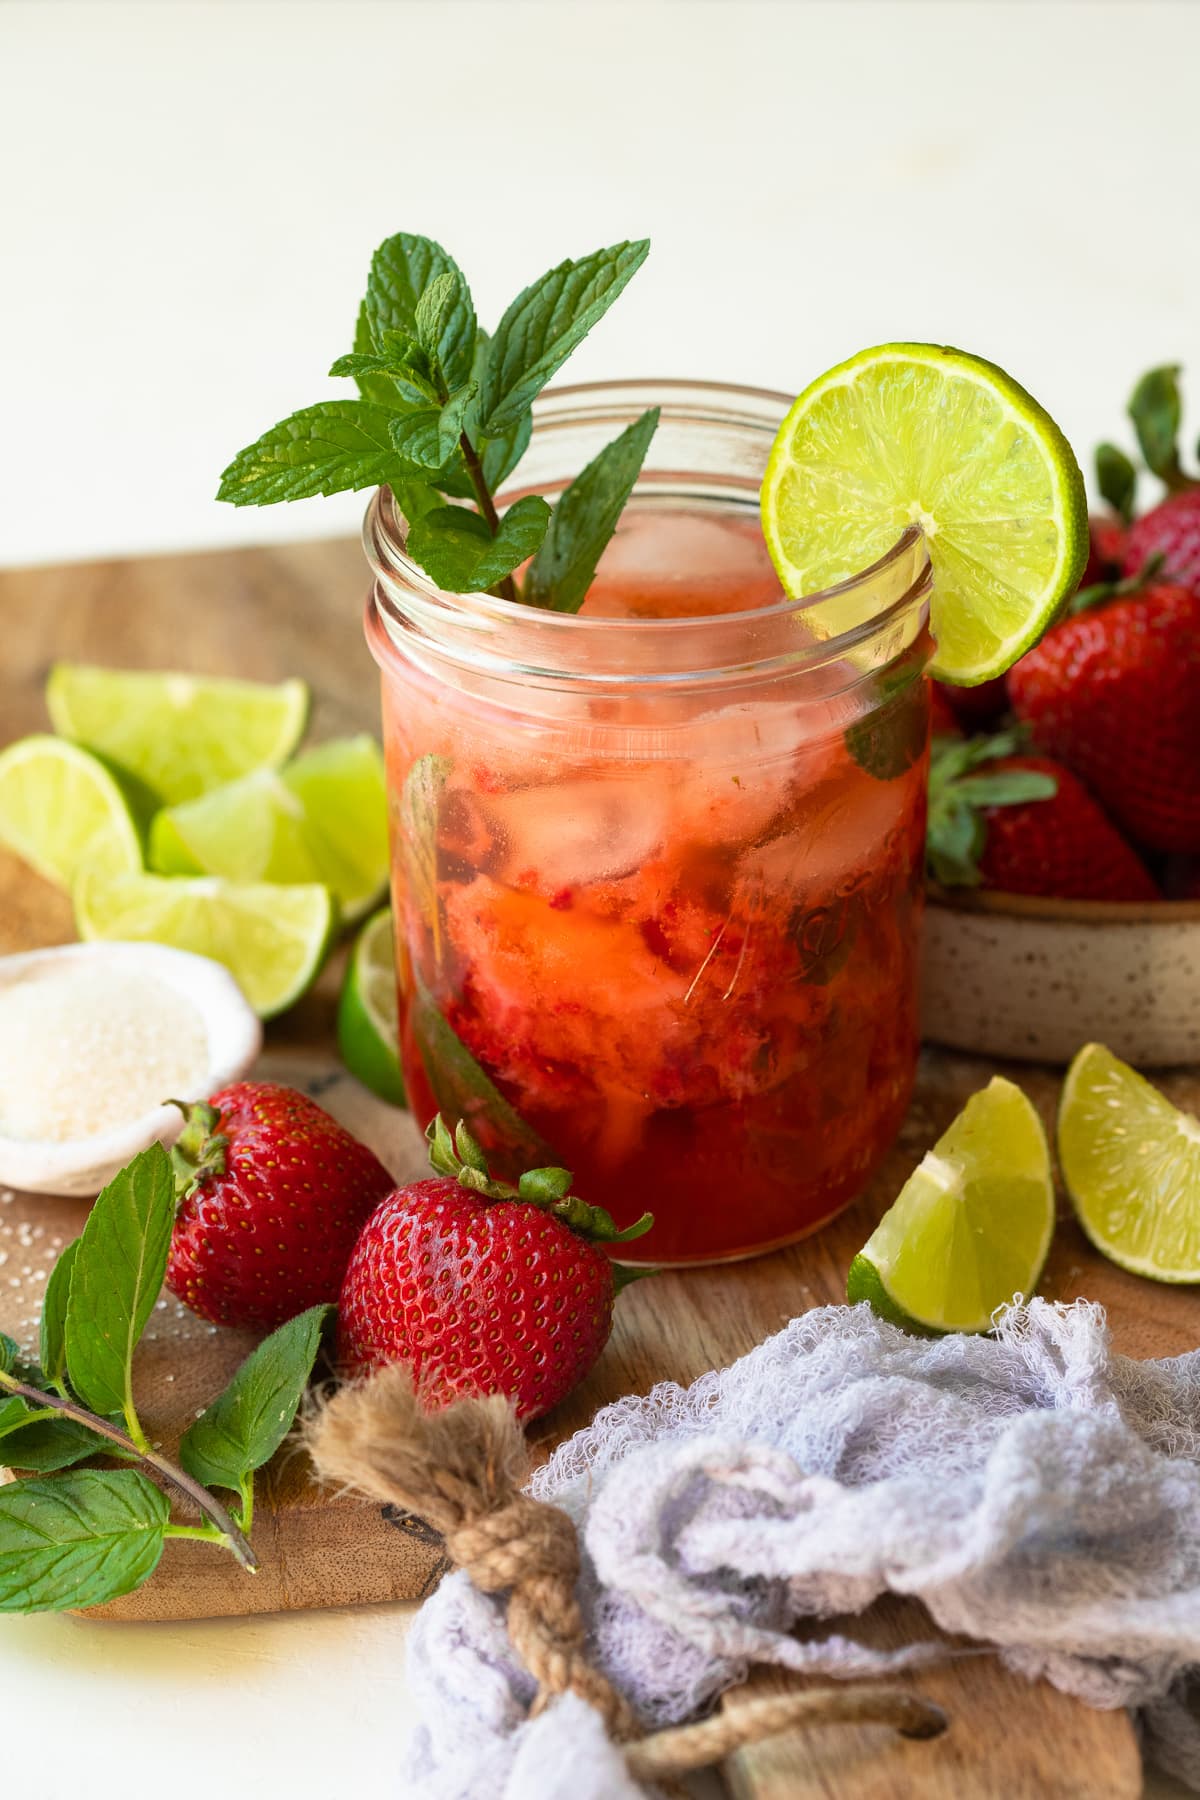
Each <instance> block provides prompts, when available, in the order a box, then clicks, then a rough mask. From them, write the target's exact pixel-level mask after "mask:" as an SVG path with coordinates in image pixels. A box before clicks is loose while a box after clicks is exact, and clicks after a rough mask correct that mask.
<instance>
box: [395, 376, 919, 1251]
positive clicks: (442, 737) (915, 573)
mask: <svg viewBox="0 0 1200 1800" xmlns="http://www.w3.org/2000/svg"><path fill="white" fill-rule="evenodd" d="M655 404H657V405H660V406H661V408H662V416H661V420H660V423H659V426H658V430H657V433H656V435H655V437H654V440H653V442H652V444H651V446H650V453H649V456H648V458H647V461H646V466H645V468H644V470H643V473H642V475H641V478H640V479H639V482H638V485H637V487H636V489H635V491H634V494H633V497H632V499H631V501H630V503H629V505H628V506H627V507H626V510H625V513H624V515H623V517H622V521H621V524H620V526H619V527H618V531H617V534H616V536H615V538H614V539H613V541H612V543H611V544H610V546H609V548H608V550H607V551H606V553H605V556H604V558H603V560H602V562H601V565H600V569H599V572H598V574H597V577H596V581H595V582H594V584H593V587H592V589H591V591H590V592H589V595H588V598H587V600H586V602H585V604H584V607H583V609H582V611H581V612H580V613H579V614H578V615H575V616H572V615H565V614H558V613H550V612H544V611H541V610H538V609H535V608H532V607H528V606H524V605H519V604H514V603H512V602H509V601H505V600H500V599H496V598H494V597H493V596H491V595H489V594H466V595H459V594H450V593H445V592H442V591H440V590H439V589H438V588H437V587H436V586H435V585H434V584H433V583H432V582H431V581H430V580H429V578H428V577H427V576H426V575H425V573H424V572H423V570H421V569H420V568H419V567H417V566H416V565H415V564H414V563H412V562H411V561H410V560H409V558H408V557H407V556H406V554H405V529H406V528H405V523H404V520H403V519H402V517H401V516H400V515H399V513H398V512H397V509H396V507H395V505H394V503H393V502H392V499H391V496H390V494H389V493H388V491H387V490H386V489H385V490H381V492H380V493H379V494H378V495H376V497H375V499H374V500H373V501H372V503H371V505H370V507H369V509H368V513H367V520H366V528H365V541H366V546H367V552H368V556H369V558H370V561H371V564H372V567H373V569H374V571H375V584H374V588H373V590H372V593H371V595H370V598H369V601H368V606H367V636H368V640H369V642H370V646H371V649H372V652H373V654H374V656H375V658H376V660H377V662H378V663H379V665H380V668H381V671H382V687H383V729H384V743H385V751H386V757H387V768H388V784H389V792H390V797H391V800H390V810H391V832H392V845H393V905H394V912H395V922H396V952H397V971H398V982H399V987H400V996H401V1002H400V1004H401V1057H402V1062H403V1067H404V1075H405V1080H406V1082H407V1085H408V1092H409V1097H410V1102H411V1104H412V1106H413V1109H414V1111H415V1113H416V1115H417V1117H418V1119H419V1120H420V1122H421V1123H422V1124H426V1123H427V1122H428V1120H429V1119H430V1118H431V1117H432V1116H433V1114H434V1112H435V1111H437V1110H440V1111H441V1112H442V1113H443V1115H444V1116H446V1118H447V1119H448V1121H450V1122H453V1121H456V1120H457V1119H459V1118H464V1119H465V1120H466V1122H467V1124H468V1126H469V1128H470V1129H471V1130H472V1131H473V1132H474V1134H475V1135H476V1137H478V1138H479V1139H480V1141H481V1142H482V1143H483V1145H484V1147H485V1149H486V1150H487V1151H488V1154H489V1158H490V1160H491V1161H492V1165H493V1167H494V1168H495V1169H497V1170H498V1171H499V1172H502V1173H505V1174H507V1175H508V1176H509V1177H510V1178H511V1177H513V1176H515V1174H517V1173H519V1172H520V1170H521V1169H522V1168H524V1167H527V1166H531V1165H533V1164H545V1163H555V1164H560V1165H563V1166H565V1167H566V1168H569V1169H572V1170H573V1171H574V1173H575V1187H576V1191H578V1192H579V1193H580V1194H582V1195H583V1197H584V1198H585V1199H590V1200H593V1201H596V1202H598V1203H599V1204H601V1205H604V1206H606V1207H607V1208H608V1209H609V1211H610V1212H612V1214H613V1215H614V1217H615V1218H616V1220H617V1223H618V1224H619V1225H624V1224H627V1223H629V1222H631V1221H632V1220H633V1219H634V1218H636V1217H637V1216H638V1214H639V1213H641V1212H642V1210H643V1209H648V1210H649V1211H651V1212H653V1214H654V1216H655V1224H654V1228H653V1230H652V1231H651V1232H650V1233H649V1234H648V1235H647V1236H646V1237H644V1238H641V1239H639V1240H637V1241H636V1242H634V1243H632V1244H630V1245H629V1246H628V1247H627V1249H626V1248H624V1247H623V1249H622V1257H623V1258H625V1257H627V1256H628V1257H629V1258H630V1259H631V1260H632V1259H634V1258H636V1259H637V1260H641V1261H645V1262H654V1263H663V1262H679V1263H683V1262H708V1261H717V1260H723V1259H726V1258H733V1257H740V1256H748V1255H751V1254H754V1253H756V1252H759V1251H763V1250H767V1249H770V1248H771V1247H773V1246H775V1245H779V1244H784V1243H787V1242H789V1241H791V1240H793V1239H795V1238H799V1237H802V1236H804V1235H805V1234H806V1233H808V1232H810V1231H813V1230H814V1229H815V1228H816V1227H817V1226H819V1225H820V1224H822V1223H823V1222H824V1221H825V1220H827V1219H829V1218H830V1217H831V1216H832V1215H833V1214H834V1213H836V1212H838V1211H839V1210H840V1209H841V1208H842V1207H844V1206H845V1205H846V1204H847V1203H848V1202H849V1201H850V1200H852V1199H853V1198H854V1197H855V1195H856V1194H858V1193H859V1192H860V1190H861V1189H862V1187H863V1185H864V1184H865V1182H866V1181H867V1179H868V1177H869V1176H870V1174H871V1172H872V1170H873V1169H874V1167H875V1166H876V1164H877V1162H878V1161H879V1159H880V1157H881V1156H882V1154H883V1152H884V1151H885V1150H886V1149H887V1147H888V1145H889V1144H890V1142H891V1140H892V1138H893V1137H894V1135H895V1133H896V1131H897V1129H898V1127H899V1125H900V1122H901V1119H902V1118H903V1115H904V1112H905V1108H906V1106H907V1103H908V1099H909V1095H910V1092H911V1088H912V1082H913V1076H914V1071H915V1065H916V1055H917V946H918V930H919V924H920V913H921V904H922V854H923V842H924V829H925V778H926V761H927V754H928V736H929V696H928V687H929V684H928V681H927V680H926V679H925V678H924V669H925V664H926V661H927V659H928V654H929V649H930V644H929V638H928V597H929V588H930V570H929V564H928V560H927V557H926V555H925V550H924V545H923V542H922V540H921V538H920V535H919V533H917V532H916V531H915V530H910V531H908V532H906V533H905V535H904V536H903V537H902V538H901V539H900V541H899V542H898V543H897V544H896V545H895V546H894V548H893V549H892V550H891V551H890V552H889V553H888V555H887V556H885V557H884V558H882V560H881V561H879V562H878V563H876V564H875V565H874V566H873V567H871V568H869V569H867V570H865V571H864V572H863V573H862V574H860V575H858V576H856V577H854V578H853V579H852V580H850V581H847V582H843V583H842V584H841V585H840V586H839V587H837V588H834V589H830V590H828V591H827V592H826V593H824V594H818V595H814V596H812V597H810V598H808V599H805V600H800V601H797V600H789V599H785V598H783V597H782V595H781V593H780V589H779V583H778V580H777V578H776V576H775V574H774V571H773V570H772V568H771V565H770V562H769V559H768V558H767V555H766V551H765V548H764V546H763V542H762V536H761V532H760V529H759V522H758V489H759V482H760V479H761V476H762V471H763V467H764V464H765V461H766V457H767V453H768V451H769V450H770V447H771V443H772V441H773V439H774V436H775V433H776V430H777V428H778V425H779V421H780V419H781V418H782V416H783V414H784V412H785V411H786V409H787V406H788V400H787V399H786V397H785V396H784V395H782V394H772V393H766V392H762V391H759V390H751V389H742V388H734V387H719V386H713V385H707V384H705V385H700V384H692V383H686V382H667V381H658V382H628V383H620V384H615V383H613V384H610V383H604V384H599V385H595V386H588V387H575V388H561V389H559V390H557V391H552V392H550V393H548V394H546V395H545V396H543V398H542V400H541V401H540V403H539V405H538V406H537V408H536V409H535V423H534V430H533V436H532V440H531V443H530V447H529V449H528V451H527V452H526V455H525V457H524V459H523V461H522V464H521V466H520V469H519V471H518V477H517V479H516V481H514V482H513V483H511V484H510V486H509V489H508V490H507V491H506V493H505V495H504V499H505V500H506V501H508V500H512V499H515V498H517V497H518V495H519V494H520V493H524V492H530V491H533V492H537V493H544V494H546V495H547V496H548V497H550V498H553V496H554V494H555V493H556V491H558V490H560V489H561V488H562V487H564V486H565V485H566V483H567V482H568V481H569V480H570V478H571V477H572V476H573V475H575V474H577V473H578V472H579V470H580V469H582V468H583V466H584V464H585V463H587V462H588V461H589V460H590V459H591V458H592V457H593V456H594V455H595V454H596V452H597V451H598V450H599V449H600V448H601V446H602V445H603V444H605V443H607V442H608V441H609V440H610V439H611V438H612V437H614V436H615V435H616V433H617V432H618V431H619V430H621V429H622V428H623V427H624V426H625V425H627V424H629V423H630V422H631V421H632V420H633V419H634V418H636V417H637V416H638V414H639V413H641V412H642V411H643V410H644V409H645V408H646V407H647V406H650V405H655Z"/></svg>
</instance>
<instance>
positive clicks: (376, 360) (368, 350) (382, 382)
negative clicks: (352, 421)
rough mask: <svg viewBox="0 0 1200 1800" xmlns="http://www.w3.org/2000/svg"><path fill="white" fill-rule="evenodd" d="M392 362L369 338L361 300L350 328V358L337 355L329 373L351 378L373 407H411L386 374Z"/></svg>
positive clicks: (408, 395) (404, 393)
mask: <svg viewBox="0 0 1200 1800" xmlns="http://www.w3.org/2000/svg"><path fill="white" fill-rule="evenodd" d="M394 362H395V358H394V357H391V356H385V355H381V354H380V352H379V349H378V347H377V345H376V343H375V339H374V338H373V337H372V336H371V326H370V322H369V321H368V319H367V303H366V301H365V300H364V301H363V302H362V304H361V305H360V306H359V309H358V319H357V321H356V323H355V327H354V351H353V353H352V354H351V355H350V356H339V357H338V359H337V361H336V362H335V363H334V365H333V367H332V368H331V369H330V371H329V373H330V374H331V375H350V376H353V378H354V380H355V382H356V383H357V386H358V391H359V393H360V394H361V395H362V397H363V399H364V400H370V401H372V402H374V404H375V405H376V406H387V407H399V406H408V405H411V404H412V399H413V395H412V394H411V393H410V392H407V391H404V390H403V389H402V388H401V387H400V386H399V385H398V384H397V382H396V381H395V379H394V378H393V376H392V375H391V373H390V371H391V369H392V366H393V364H394Z"/></svg>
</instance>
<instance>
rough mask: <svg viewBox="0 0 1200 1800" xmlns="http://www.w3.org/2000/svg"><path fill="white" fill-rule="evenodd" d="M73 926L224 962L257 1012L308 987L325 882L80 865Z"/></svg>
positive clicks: (332, 928)
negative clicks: (290, 883)
mask: <svg viewBox="0 0 1200 1800" xmlns="http://www.w3.org/2000/svg"><path fill="white" fill-rule="evenodd" d="M73 898H74V903H75V928H76V930H77V931H78V933H79V936H80V937H81V938H82V939H83V940H84V941H85V942H92V941H95V940H103V939H120V940H124V941H135V942H146V943H154V944H169V945H172V946H173V947H174V948H175V949H177V950H191V951H193V952H194V953H195V954H196V955H198V956H208V957H211V958H212V959H213V961H215V962H219V963H223V964H224V966H225V967H226V968H227V969H228V970H229V972H230V974H231V975H232V976H233V978H234V980H235V981H236V982H237V984H238V986H239V987H240V988H241V990H242V992H243V993H244V994H245V996H246V999H247V1000H248V1001H249V1003H250V1005H251V1006H252V1007H253V1008H254V1010H255V1012H256V1013H258V1015H259V1017H260V1018H263V1019H270V1018H274V1017H275V1015H276V1014H277V1013H281V1012H284V1011H286V1009H287V1008H288V1007H289V1006H292V1005H294V1003H295V1002H296V1001H297V1000H299V999H300V997H301V995H302V994H305V993H307V991H308V989H309V988H310V987H311V986H312V984H313V982H314V981H315V980H316V978H317V976H318V975H319V974H320V972H321V968H322V965H323V963H324V961H325V958H326V955H327V954H328V951H329V947H330V945H331V943H332V942H333V938H334V935H335V932H336V930H337V924H338V911H337V903H336V901H335V900H334V897H333V895H332V894H331V893H330V892H329V890H328V888H324V887H318V886H315V885H309V886H306V887H280V886H275V885H272V884H268V883H241V882H227V881H221V880H220V879H219V878H217V877H216V876H211V875H205V876H200V877H198V878H195V879H191V878H188V877H184V876H161V875H136V874H118V875H104V874H101V873H100V872H98V871H95V870H92V869H85V870H84V871H83V873H82V875H81V876H80V878H79V880H78V881H77V882H76V883H75V888H74V895H73Z"/></svg>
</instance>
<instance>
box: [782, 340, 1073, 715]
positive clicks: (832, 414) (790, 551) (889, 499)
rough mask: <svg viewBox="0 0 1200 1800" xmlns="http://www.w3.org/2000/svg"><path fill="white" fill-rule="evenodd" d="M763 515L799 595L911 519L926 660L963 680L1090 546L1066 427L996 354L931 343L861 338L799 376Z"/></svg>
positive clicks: (1031, 618) (1013, 656) (1004, 659)
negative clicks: (927, 587) (924, 574)
mask: <svg viewBox="0 0 1200 1800" xmlns="http://www.w3.org/2000/svg"><path fill="white" fill-rule="evenodd" d="M762 520H763V533H764V536H765V538H766V542H767V547H768V549H769V551H770V553H771V558H772V560H773V562H774V564H775V567H776V569H777V571H778V573H779V578H780V580H781V582H782V583H783V586H784V589H785V591H786V592H787V593H789V594H792V595H795V596H796V597H797V598H800V597H802V596H806V595H810V594H815V593H818V592H820V591H821V590H823V589H826V588H829V587H832V586H834V585H836V584H837V583H838V582H842V581H846V580H848V579H849V578H850V577H851V576H854V575H857V574H859V573H860V572H861V571H862V570H864V569H866V568H868V567H870V565H871V564H872V563H874V562H877V561H878V560H879V559H880V558H881V557H882V556H884V555H885V554H886V553H887V551H888V550H890V549H891V547H892V546H893V545H894V544H895V543H896V541H897V539H898V538H899V537H900V536H901V534H902V533H903V532H904V531H905V530H906V529H907V528H908V527H909V526H911V525H919V526H920V527H921V529H922V532H923V533H924V536H925V541H926V546H927V548H928V551H929V557H930V561H931V563H932V565H933V572H934V585H933V599H932V625H933V632H934V636H935V637H936V639H937V654H936V656H935V658H934V661H933V664H932V673H933V674H934V675H936V676H939V677H941V678H942V679H943V680H946V681H951V682H957V683H960V684H965V685H973V684H975V683H977V682H981V681H987V680H990V679H991V678H992V677H994V676H996V675H999V674H1001V673H1003V671H1004V670H1005V669H1007V668H1009V667H1010V666H1011V665H1012V664H1013V663H1014V662H1015V661H1016V660H1017V658H1018V657H1019V656H1020V655H1022V654H1023V652H1024V651H1025V650H1027V649H1028V648H1029V647H1030V646H1031V645H1032V644H1033V643H1034V642H1035V641H1036V640H1037V638H1038V637H1039V636H1040V635H1041V634H1042V632H1043V631H1044V630H1045V628H1046V626H1047V625H1048V624H1049V623H1050V622H1051V621H1052V620H1053V618H1054V616H1055V614H1056V613H1057V611H1058V610H1059V608H1060V607H1061V606H1062V604H1063V603H1064V602H1065V600H1066V599H1067V598H1068V596H1069V595H1070V594H1071V593H1073V592H1074V590H1075V588H1076V586H1077V585H1078V581H1079V577H1080V575H1081V573H1082V571H1083V567H1084V563H1085V561H1086V558H1087V545H1088V536H1087V503H1086V496H1085V493H1084V487H1083V477H1082V475H1081V473H1080V470H1079V465H1078V463H1077V462H1076V460H1075V457H1074V455H1073V453H1072V451H1071V447H1070V445H1069V444H1068V443H1067V440H1066V438H1065V437H1064V436H1063V434H1062V432H1061V431H1060V430H1059V429H1058V427H1057V425H1055V423H1054V421H1053V420H1052V419H1051V418H1050V416H1049V414H1048V413H1047V412H1045V410H1044V409H1043V408H1042V407H1041V406H1039V405H1038V403H1037V401H1036V400H1034V399H1033V398H1032V396H1031V395H1030V394H1027V393H1026V392H1025V390H1024V388H1022V387H1020V386H1019V385H1018V383H1017V382H1015V381H1014V380H1013V379H1012V377H1011V376H1009V375H1006V374H1005V373H1004V371H1003V370H1002V369H999V368H997V367H996V366H995V364H993V363H989V362H986V361H984V360H983V359H982V358H981V357H976V356H971V355H968V354H967V353H966V352H965V351H961V350H954V349H950V348H948V347H943V346H939V345H936V344H884V345H880V346H879V347H878V348H876V349H872V350H864V351H862V352H860V354H859V355H857V356H855V357H852V358H851V359H850V361H848V362H845V363H841V364H839V365H838V367H837V368H834V369H830V370H829V371H828V373H827V374H825V375H822V376H820V377H819V378H818V379H817V380H816V381H814V382H813V383H812V385H811V386H810V387H808V388H806V389H805V391H804V392H803V393H802V394H801V395H800V397H799V398H798V399H797V400H796V402H795V404H794V405H793V407H792V408H791V411H790V412H789V413H788V415H787V417H786V419H785V420H784V422H783V424H782V425H781V426H780V429H779V434H778V436H777V437H776V440H775V444H774V447H773V449H772V451H771V455H770V459H769V461H768V464H767V470H766V474H765V476H764V479H763V486H762ZM852 606H853V602H852V601H850V600H848V601H847V607H848V608H851V607H852ZM821 616H822V619H823V621H824V622H825V626H824V628H825V629H826V630H828V629H829V628H830V626H831V625H832V626H833V628H835V629H844V628H845V627H846V626H848V625H849V624H850V623H852V622H855V619H856V615H854V614H853V612H852V611H848V612H847V617H846V620H845V621H844V624H842V625H840V626H839V624H838V614H837V610H836V607H834V609H833V610H832V612H831V611H830V603H829V602H825V603H823V605H822V608H821Z"/></svg>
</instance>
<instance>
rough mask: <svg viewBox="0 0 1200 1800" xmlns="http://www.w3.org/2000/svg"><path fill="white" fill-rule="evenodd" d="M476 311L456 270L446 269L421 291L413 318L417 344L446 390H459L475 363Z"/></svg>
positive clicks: (464, 283)
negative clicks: (436, 371)
mask: <svg viewBox="0 0 1200 1800" xmlns="http://www.w3.org/2000/svg"><path fill="white" fill-rule="evenodd" d="M476 330H477V327H476V324H475V308H474V307H473V305H472V304H471V292H470V289H469V288H468V287H467V284H466V282H465V281H464V279H463V277H462V275H461V273H460V272H459V271H458V270H457V269H446V270H444V271H443V273H442V274H441V275H435V276H434V278H433V280H432V281H431V282H429V283H428V285H427V286H426V287H425V288H424V289H423V290H422V292H421V296H420V298H419V299H418V301H417V307H416V312H415V314H414V331H415V335H416V339H417V342H418V344H420V346H421V348H422V350H423V351H424V352H425V355H426V356H427V357H428V358H429V361H430V363H431V364H432V366H433V367H434V368H435V369H437V370H439V371H440V372H441V375H442V378H443V380H444V381H445V383H446V386H447V388H449V389H453V388H457V387H461V386H462V385H463V384H464V383H465V382H466V381H467V380H468V379H469V376H470V371H471V368H472V365H473V363H474V360H475V336H476Z"/></svg>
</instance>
